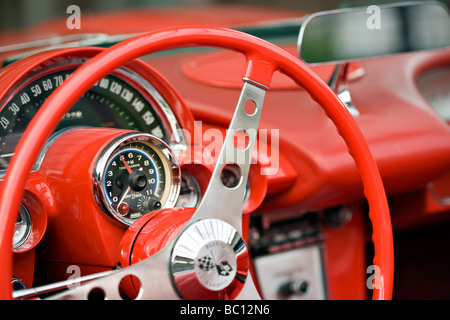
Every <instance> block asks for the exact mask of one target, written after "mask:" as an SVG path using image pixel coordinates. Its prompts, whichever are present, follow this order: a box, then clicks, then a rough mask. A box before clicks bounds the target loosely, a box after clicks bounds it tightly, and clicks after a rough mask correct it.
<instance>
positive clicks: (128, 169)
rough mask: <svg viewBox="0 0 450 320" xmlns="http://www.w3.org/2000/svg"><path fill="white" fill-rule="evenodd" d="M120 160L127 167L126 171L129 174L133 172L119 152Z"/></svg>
mask: <svg viewBox="0 0 450 320" xmlns="http://www.w3.org/2000/svg"><path fill="white" fill-rule="evenodd" d="M119 156H120V160H122V162H123V163H124V164H125V167H126V168H127V171H128V173H129V174H131V173H132V172H133V170H131V168H130V166H129V165H128V163H127V162H126V161H125V159H124V158H123V156H122V155H121V154H120V155H119Z"/></svg>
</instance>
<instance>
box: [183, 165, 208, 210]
mask: <svg viewBox="0 0 450 320" xmlns="http://www.w3.org/2000/svg"><path fill="white" fill-rule="evenodd" d="M201 195H202V191H201V188H200V184H199V183H198V181H197V179H195V178H194V176H193V175H191V174H189V173H187V172H183V174H182V175H181V190H180V196H179V197H178V201H177V207H183V208H196V207H197V206H198V204H199V202H200V198H201Z"/></svg>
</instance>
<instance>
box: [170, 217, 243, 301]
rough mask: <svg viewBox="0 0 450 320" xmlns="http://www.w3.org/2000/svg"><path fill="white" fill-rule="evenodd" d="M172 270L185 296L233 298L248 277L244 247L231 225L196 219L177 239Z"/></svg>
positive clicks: (172, 259)
mask: <svg viewBox="0 0 450 320" xmlns="http://www.w3.org/2000/svg"><path fill="white" fill-rule="evenodd" d="M171 270H172V277H173V281H174V283H175V287H176V289H177V290H178V293H179V294H180V296H181V297H182V298H184V299H232V298H233V297H235V296H236V295H237V294H238V293H239V292H240V291H241V289H242V287H243V285H244V283H245V280H246V278H247V273H248V251H247V246H246V244H245V242H244V240H243V239H242V238H241V236H240V235H239V232H237V230H236V229H235V228H234V227H233V226H231V225H230V224H228V223H226V222H224V221H221V220H217V219H204V220H198V221H196V222H194V223H193V224H191V225H190V226H188V227H187V228H186V229H185V230H184V232H183V233H182V234H181V235H180V236H179V238H178V239H177V241H176V243H175V246H174V249H173V251H172V256H171Z"/></svg>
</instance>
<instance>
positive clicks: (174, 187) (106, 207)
mask: <svg viewBox="0 0 450 320" xmlns="http://www.w3.org/2000/svg"><path fill="white" fill-rule="evenodd" d="M136 142H139V143H143V144H146V145H148V146H149V147H150V148H152V149H153V150H154V151H155V152H156V153H157V154H158V156H159V157H160V158H161V160H162V164H163V168H164V172H165V175H166V179H168V181H167V182H166V186H165V188H164V196H163V198H162V199H161V200H162V201H161V203H162V206H161V209H166V208H173V207H174V206H175V204H176V203H177V200H178V196H179V193H180V186H181V169H180V166H179V165H178V163H177V160H176V158H175V156H174V154H173V153H172V150H171V149H170V147H169V146H168V145H167V144H166V143H165V142H164V141H163V140H161V139H159V138H157V137H156V136H153V135H151V134H148V133H140V132H136V133H134V132H133V133H125V134H123V135H121V136H119V137H117V138H116V139H114V140H113V141H111V142H110V143H109V144H108V145H107V146H106V147H105V148H104V149H103V151H102V152H101V153H100V155H99V156H98V158H97V160H96V162H95V164H94V170H93V186H94V195H95V198H96V201H97V203H98V205H99V206H100V207H101V208H102V211H103V212H104V213H105V214H106V215H107V216H108V217H110V218H112V219H113V220H114V221H116V222H119V223H120V224H121V225H122V226H126V227H128V226H130V225H131V224H133V223H134V222H135V221H136V220H137V219H129V218H125V217H123V216H122V215H121V214H120V213H118V212H117V211H116V210H115V209H114V208H113V207H112V206H111V202H110V201H109V200H108V195H107V191H106V188H105V177H106V171H107V167H108V164H109V163H110V161H111V160H112V158H114V157H115V156H116V155H117V153H118V152H120V150H121V149H123V148H124V147H125V146H126V145H129V144H132V143H136Z"/></svg>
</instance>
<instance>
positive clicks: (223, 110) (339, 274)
mask: <svg viewBox="0 0 450 320" xmlns="http://www.w3.org/2000/svg"><path fill="white" fill-rule="evenodd" d="M249 12H251V14H249ZM304 16H305V14H304V13H303V12H296V11H291V10H289V11H288V10H278V9H277V10H274V9H264V8H253V7H246V6H236V7H234V6H225V7H217V8H203V9H202V8H183V9H179V8H170V9H167V8H166V9H151V10H148V11H145V10H139V11H131V12H118V13H109V14H103V15H92V16H85V17H84V16H83V20H82V29H81V31H82V33H83V34H94V33H95V34H97V33H102V34H108V37H107V38H106V40H105V43H108V44H109V42H118V43H119V44H116V45H115V46H113V47H110V48H107V49H104V48H98V47H97V46H95V47H94V46H89V47H88V46H76V47H74V48H53V49H51V50H48V51H43V50H42V48H34V49H33V51H34V50H37V51H40V52H38V53H34V54H31V55H27V56H26V57H22V55H23V54H24V53H25V52H26V50H22V49H20V50H12V51H9V52H8V53H3V54H1V55H0V57H1V60H2V61H3V62H4V67H3V68H2V69H1V70H0V124H1V127H0V129H2V131H0V174H1V176H0V187H1V200H0V206H1V212H2V217H0V219H1V220H0V221H1V222H3V223H4V224H3V225H2V227H1V228H0V234H2V237H1V242H0V249H1V252H0V254H1V255H2V259H3V258H4V257H5V261H9V260H11V265H10V267H8V266H6V267H5V268H4V270H3V271H2V272H0V288H1V291H0V294H1V295H0V297H1V298H3V299H5V298H11V297H13V298H18V299H28V298H36V297H38V298H41V297H52V294H60V296H59V298H62V299H70V298H75V299H79V298H84V297H87V298H92V297H97V296H102V297H105V296H106V298H110V297H109V296H108V295H109V294H112V297H113V298H114V297H116V296H115V295H114V293H110V292H109V291H108V290H109V289H110V285H108V284H107V283H108V281H111V283H112V282H114V281H115V280H114V281H113V280H108V279H116V278H114V277H120V278H121V279H122V280H121V281H120V284H119V289H118V291H119V292H120V295H119V296H120V298H125V299H129V298H132V299H134V298H142V297H144V298H145V297H153V298H157V299H166V298H169V299H173V298H187V299H194V298H196V299H198V298H199V299H210V298H219V299H220V298H222V299H223V298H226V299H228V298H235V297H236V296H238V295H239V294H240V293H241V292H242V293H243V296H244V298H248V297H249V296H251V297H254V296H255V292H256V296H258V297H259V296H260V297H262V298H265V299H293V300H295V299H367V298H371V297H372V296H373V297H374V298H388V299H389V298H392V297H393V298H399V299H404V298H411V299H424V298H434V299H448V298H449V297H450V295H449V294H450V292H448V290H446V289H445V288H442V287H441V286H440V283H441V282H442V281H445V279H448V275H447V278H444V280H443V279H442V277H445V274H446V273H445V271H444V270H442V269H441V268H440V267H439V266H440V265H445V263H446V262H448V258H446V257H444V256H445V254H444V251H442V250H445V248H446V245H447V244H446V243H448V242H446V241H449V240H450V239H449V237H448V227H449V226H450V225H449V222H450V219H449V217H450V216H449V211H450V200H449V199H450V198H449V197H450V188H449V185H450V184H449V182H450V175H449V168H450V127H449V123H450V116H449V113H448V111H446V110H448V106H449V105H450V104H449V103H450V95H449V85H450V80H449V79H450V54H449V50H448V49H441V50H435V51H429V52H420V53H414V54H407V55H398V56H392V57H383V58H374V59H370V60H366V61H357V62H351V63H350V64H349V67H350V71H349V90H350V91H351V94H352V100H353V104H354V106H355V108H356V109H357V110H358V112H359V115H358V116H351V115H350V113H348V112H347V111H346V109H345V108H344V107H343V105H342V103H341V102H340V100H339V99H338V98H337V97H336V95H334V94H333V92H332V90H331V89H329V87H328V86H327V85H326V83H327V82H328V81H329V80H330V78H331V76H332V74H333V71H334V69H335V65H334V64H329V65H321V66H312V67H311V68H309V67H307V66H304V65H303V63H301V62H300V60H299V59H298V58H297V48H296V46H295V43H293V42H292V38H289V41H285V40H284V38H283V37H281V36H280V37H278V38H277V36H278V35H276V36H273V35H269V36H268V37H269V38H270V39H271V40H273V42H274V43H275V44H276V45H278V46H280V47H281V48H282V49H279V48H278V46H276V45H274V44H272V43H269V42H266V41H264V40H260V39H259V38H256V37H255V38H253V36H250V35H248V33H247V32H242V33H240V32H236V31H231V30H229V29H222V28H221V27H227V28H228V27H230V28H232V29H239V30H243V31H248V32H249V33H251V32H250V30H253V31H254V32H255V33H256V34H257V32H256V31H255V30H256V29H257V30H259V28H262V29H264V28H267V29H270V28H271V26H272V27H273V24H277V23H278V22H280V21H289V24H292V23H294V22H298V23H299V24H300V23H301V21H302V18H304ZM65 22H66V21H65V20H56V21H51V22H48V23H42V24H40V25H38V26H36V27H35V28H33V30H32V31H26V32H24V31H17V32H4V35H2V38H1V39H2V40H1V45H3V46H5V47H8V46H9V48H10V49H11V48H12V44H13V43H16V42H18V40H19V42H23V43H29V41H32V40H38V39H44V38H47V35H49V34H50V33H58V34H59V35H60V36H63V37H64V36H66V37H67V36H72V35H73V34H75V33H76V32H75V31H73V30H68V29H67V28H66V25H65ZM183 25H195V27H176V26H183ZM206 26H208V27H206ZM219 27H220V28H219ZM160 28H166V29H162V30H163V31H155V30H160ZM252 28H255V29H252ZM147 31H150V33H148V34H147V35H137V36H136V37H132V38H130V37H131V35H132V34H133V35H134V34H138V33H139V34H140V33H141V32H147ZM78 32H80V31H78ZM152 32H153V33H152ZM118 35H121V36H120V37H119V38H120V40H121V39H122V35H126V36H124V37H125V38H127V40H125V41H124V42H119V41H118V40H117V39H118V38H110V36H111V37H112V36H116V37H117V36H118ZM94 38H95V36H94ZM128 38H130V40H128ZM272 38H273V39H272ZM97 40H98V39H97ZM116 40H117V41H116ZM102 41H103V40H102ZM105 43H103V44H105ZM192 44H193V45H195V47H192V46H191V45H192ZM105 46H106V45H105ZM181 46H182V47H183V48H179V47H181ZM187 46H189V48H186V49H185V48H184V47H187ZM206 46H208V47H209V48H205V47H206ZM211 46H213V47H214V48H211ZM108 47H109V45H108ZM218 47H220V48H218ZM224 48H226V50H224ZM230 48H231V49H233V50H236V51H238V52H236V51H230V50H228V49H230ZM161 49H171V50H169V51H167V52H164V53H159V52H158V53H156V54H151V55H150V54H149V53H153V52H155V51H159V50H161ZM284 50H285V51H284ZM242 53H244V54H242ZM12 57H13V58H12ZM19 57H20V58H19ZM137 57H140V58H139V59H136V58H137ZM102 63H103V64H102ZM280 71H281V72H280ZM272 73H273V78H271V76H272ZM242 79H244V81H242ZM293 79H294V80H293ZM269 87H270V89H269V90H267V89H268V88H269ZM49 97H50V98H49ZM246 97H247V99H248V100H249V101H253V103H254V105H252V104H251V105H248V104H246V103H244V102H245V101H243V100H245V98H246ZM248 97H251V98H248ZM260 100H261V101H260ZM242 101H243V102H242ZM262 101H264V110H263V111H262V112H261V110H260V109H261V108H262ZM236 109H237V110H239V111H238V112H236ZM241 109H242V111H244V112H243V114H244V115H241V113H242V111H241ZM249 109H250V110H249ZM344 109H345V110H344ZM235 112H236V113H235ZM260 112H261V113H260ZM255 114H257V115H258V117H259V114H260V118H259V119H258V122H257V123H256V124H255V123H253V122H251V121H250V120H245V121H244V120H242V119H243V118H242V117H244V116H249V115H250V116H253V115H255ZM35 115H36V117H35ZM232 119H233V122H232V123H231V127H229V126H230V121H231V120H232ZM245 119H246V118H245ZM234 120H235V121H234ZM239 121H243V122H239ZM252 121H253V120H252ZM242 123H244V127H245V126H247V125H248V127H245V128H244V129H243V136H244V139H241V137H240V136H239V135H235V136H234V137H228V135H227V133H229V132H233V130H234V129H236V128H238V127H239V125H242ZM28 124H30V125H29V126H28ZM255 126H256V127H255ZM227 128H228V129H227ZM255 128H256V129H257V133H256V131H255ZM238 129H239V128H238ZM238 131H239V130H238ZM253 131H255V135H253ZM233 140H234V142H233ZM236 140H237V142H236ZM19 141H20V142H19ZM249 141H250V142H249ZM240 143H242V144H243V145H244V147H243V148H242V149H241V148H240V147H239V144H240ZM233 144H234V147H235V148H236V149H238V150H239V151H242V152H243V155H242V156H243V157H244V154H245V157H247V158H246V161H244V162H245V164H244V165H241V163H239V165H236V163H237V162H239V161H237V160H236V158H233V160H232V161H228V160H229V159H228V158H226V156H225V155H224V154H222V153H220V151H221V149H222V147H223V146H225V147H227V146H228V145H231V146H233ZM249 145H250V146H252V148H253V146H254V150H253V151H252V150H251V148H249V147H248V146H249ZM225 149H226V148H225ZM225 149H224V150H225ZM249 150H250V151H249ZM15 153H16V154H17V153H18V154H19V157H17V156H14V157H13V155H14V154H15ZM237 154H238V155H240V153H239V152H238V153H237ZM234 156H236V155H234ZM225 158H226V159H225ZM224 159H225V163H222V162H221V161H223V160H224ZM355 162H356V165H355ZM221 163H222V164H223V166H220V165H219V164H221ZM30 171H31V172H30ZM247 174H248V182H247V177H246V175H247ZM243 177H245V178H243ZM216 180H217V181H216ZM210 181H211V182H210ZM218 181H219V182H221V183H222V184H223V186H225V189H224V190H221V189H220V190H221V191H218V190H219V189H217V187H214V183H218ZM381 182H382V184H381ZM210 183H211V185H210V186H212V187H209V184H210ZM123 184H125V186H123ZM210 189H211V191H209V190H210ZM207 190H208V191H207ZM242 199H243V200H242ZM10 211H11V212H18V211H19V219H16V217H15V216H14V214H12V213H11V214H6V212H10ZM229 212H230V214H228V213H229ZM231 212H237V215H236V214H234V215H233V216H232V215H231ZM196 217H197V218H196ZM192 219H193V220H192ZM221 219H222V220H223V221H225V222H223V221H222V220H221ZM204 221H208V222H209V221H211V228H212V229H213V230H215V228H217V229H220V228H222V229H223V232H224V233H226V232H230V233H233V232H235V231H236V232H237V233H238V234H241V236H242V238H240V237H238V238H236V239H235V238H234V236H233V237H230V238H232V239H231V240H229V238H226V239H222V238H221V237H222V234H221V233H220V232H219V234H220V236H219V235H218V236H217V237H218V238H214V237H213V239H212V240H211V239H209V238H208V239H207V240H204V239H203V240H202V241H206V243H207V244H206V245H205V246H204V247H202V246H200V247H199V248H197V247H196V246H195V243H194V242H196V241H194V242H189V241H188V240H185V238H189V237H191V238H196V237H197V236H199V235H198V234H196V233H195V231H193V230H194V229H195V228H197V229H200V230H203V229H202V228H205V230H209V229H208V228H209V225H208V226H206V224H205V222H204ZM217 221H221V222H217ZM14 224H15V226H16V229H15V231H14V237H17V239H18V240H17V243H16V242H15V245H14V248H13V249H12V254H11V238H12V237H13V225H14ZM229 224H230V225H231V226H232V228H231V229H230V227H229ZM193 226H194V227H195V228H194V227H193ZM436 228H437V229H436ZM230 230H231V231H230ZM233 230H234V231H233ZM205 232H206V231H205ZM208 232H209V231H208ZM208 232H206V233H208ZM200 233H201V232H200ZM212 233H214V232H213V231H211V234H212ZM422 233H423V234H424V235H427V236H424V237H423V238H422V237H421V236H420V235H421V234H422ZM208 235H209V233H208ZM410 235H415V236H411V237H412V238H413V240H411V241H409V242H408V241H405V240H404V239H405V238H406V237H408V236H410ZM14 239H16V238H14ZM180 239H181V240H180ZM14 241H16V240H14ZM183 241H187V242H183ZM221 241H224V242H226V241H231V242H232V243H233V246H231V245H230V248H231V247H232V248H233V250H235V251H234V252H232V253H229V249H223V245H222V242H221ZM372 241H373V244H372ZM397 241H398V245H397ZM218 242H220V243H221V244H220V245H218V244H217V243H218ZM243 243H244V245H243ZM408 243H409V244H410V246H413V247H416V248H418V249H417V250H420V252H419V253H418V254H419V255H420V254H423V255H424V256H426V257H427V264H426V265H422V264H415V265H414V266H412V267H411V260H414V261H416V258H415V255H414V256H412V255H411V253H410V248H408ZM185 247H189V248H191V249H192V250H194V249H193V248H197V251H196V252H195V254H194V255H193V256H191V255H190V254H188V253H186V252H185V251H183V250H186V249H185ZM373 247H375V250H374V249H373ZM431 247H434V248H435V251H436V252H435V251H434V250H428V249H427V248H431ZM166 248H168V249H166ZM227 248H228V247H227ZM192 250H191V251H192ZM208 250H209V251H208ZM220 250H225V251H220ZM188 251H189V250H188ZM373 251H375V258H374V252H373ZM160 252H163V253H161V254H160ZM166 252H168V253H166ZM215 252H222V253H221V254H223V255H224V256H226V255H228V254H229V255H230V256H233V257H236V261H234V260H233V262H230V261H231V260H232V259H231V258H230V259H229V260H227V259H226V258H220V259H219V260H217V261H215V259H213V260H214V263H213V264H211V263H210V262H205V259H203V258H206V257H207V256H209V255H210V254H211V255H213V256H214V254H213V253H215ZM223 252H225V253H223ZM164 254H167V257H169V258H167V257H166V258H165V259H169V260H170V263H171V266H172V267H171V268H172V269H170V268H169V271H167V270H166V269H167V268H165V267H164V270H162V269H163V267H162V265H164V266H165V264H164V261H166V260H164V259H163V258H159V257H161V256H163V255H164ZM177 254H178V255H177ZM152 257H156V258H154V259H153V260H151V259H152ZM180 257H183V258H180ZM249 258H250V259H249ZM394 258H395V259H394ZM158 259H159V260H158ZM202 259H203V260H202ZM394 260H395V272H394ZM148 261H151V262H148ZM161 261H162V262H161ZM186 261H188V262H186ZM184 263H186V265H184ZM208 263H210V264H208ZM6 265H7V264H6ZM191 265H192V270H191V269H189V268H190V267H189V266H191ZM139 266H144V267H145V268H147V269H148V268H150V269H151V271H149V272H148V273H146V274H145V276H144V275H142V273H143V271H142V270H143V269H142V268H144V267H139ZM433 267H435V268H437V271H436V272H435V273H434V272H433V271H432V270H434V269H433ZM139 268H141V269H139ZM215 269H217V270H218V274H219V278H220V275H222V276H223V278H220V280H221V281H219V280H216V278H214V279H213V278H212V276H209V275H210V274H212V272H211V270H215ZM125 270H130V271H128V273H126V272H127V271H125ZM199 270H202V271H206V272H207V273H208V276H207V277H206V276H205V278H203V277H202V276H200V272H201V271H199ZM405 270H408V272H406V271H405ZM121 272H125V273H124V274H122V276H120V275H121ZM230 273H231V274H232V275H234V278H233V279H231V278H230V280H224V279H225V278H226V277H228V276H229V274H230ZM193 274H196V275H197V278H196V280H195V281H194V280H192V279H191V277H193ZM417 274H421V275H422V276H423V277H424V279H423V281H424V282H426V283H427V285H426V286H424V289H423V290H422V291H421V290H420V289H418V288H413V285H412V284H411V283H410V282H408V279H407V277H412V276H414V275H417ZM90 277H91V278H90ZM147 277H153V278H155V279H157V280H155V282H157V285H156V287H157V288H158V290H160V291H159V292H156V293H155V292H153V293H152V295H150V296H146V294H147V293H148V291H146V281H150V280H147ZM166 278H167V279H166ZM11 279H13V280H11ZM77 279H78V280H79V281H80V282H77ZM227 279H228V278H227ZM242 279H243V280H242ZM245 279H247V282H246V281H245ZM248 279H252V281H249V280H248ZM119 280H120V279H119ZM222 280H223V281H222ZM11 281H12V282H13V283H14V289H13V290H12V289H11ZM96 281H100V282H96ZM101 281H103V282H101ZM224 282H226V285H222V284H223V283H224ZM248 282H252V284H251V285H250V284H249V285H247V283H248ZM244 283H245V284H244ZM49 284H50V285H49ZM52 284H53V288H52V289H49V290H48V286H50V287H52ZM86 286H87V287H86ZM158 286H160V287H158ZM72 287H75V290H65V289H67V288H69V289H71V288H72ZM169 287H170V288H169ZM30 288H33V289H36V290H41V291H42V292H40V293H39V294H36V293H35V292H34V291H33V289H30ZM84 288H87V289H84ZM93 288H94V289H93ZM98 288H101V289H98ZM159 288H160V289H159ZM392 288H393V289H392ZM77 290H79V291H77ZM83 290H87V291H83ZM241 290H242V291H241ZM106 291H107V292H106ZM86 292H87V293H86ZM217 292H219V293H217ZM247 294H248V295H247Z"/></svg>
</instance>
